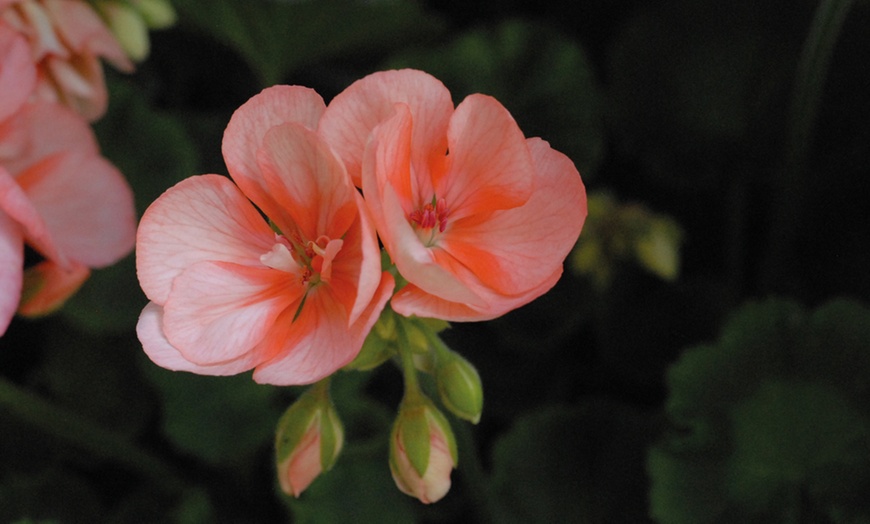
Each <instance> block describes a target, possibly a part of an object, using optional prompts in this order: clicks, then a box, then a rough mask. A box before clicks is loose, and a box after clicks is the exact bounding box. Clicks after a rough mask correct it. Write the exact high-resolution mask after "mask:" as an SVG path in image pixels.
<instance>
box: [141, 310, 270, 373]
mask: <svg viewBox="0 0 870 524" xmlns="http://www.w3.org/2000/svg"><path fill="white" fill-rule="evenodd" d="M136 334H137V336H138V337H139V341H140V342H142V348H143V349H144V350H145V354H146V355H148V358H150V359H151V361H152V362H154V363H155V364H157V365H158V366H160V367H162V368H166V369H170V370H172V371H189V372H191V373H196V374H198V375H235V374H238V373H242V372H244V371H248V370H249V369H252V368H253V367H254V366H255V365H256V358H257V355H256V354H253V353H246V354H244V355H242V356H240V357H239V358H237V359H235V360H230V361H227V362H222V363H220V364H214V365H211V366H201V365H198V364H194V363H193V362H191V361H189V360H187V359H186V358H184V356H183V355H182V354H181V352H180V351H178V350H177V349H176V348H175V347H174V346H173V345H172V344H170V343H169V341H168V340H167V339H166V336H165V335H164V334H163V308H162V307H161V306H159V305H157V304H155V303H154V302H149V303H148V305H147V306H145V308H144V309H143V310H142V314H141V315H139V322H138V323H137V324H136Z"/></svg>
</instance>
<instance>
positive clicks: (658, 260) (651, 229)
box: [634, 217, 683, 280]
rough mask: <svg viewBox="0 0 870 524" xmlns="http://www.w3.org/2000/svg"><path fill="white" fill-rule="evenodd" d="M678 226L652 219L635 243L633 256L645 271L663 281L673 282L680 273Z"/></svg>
mask: <svg viewBox="0 0 870 524" xmlns="http://www.w3.org/2000/svg"><path fill="white" fill-rule="evenodd" d="M682 236H683V235H682V231H681V230H680V226H678V225H677V224H676V222H674V221H673V220H670V219H668V218H665V217H653V218H651V219H650V221H649V225H648V228H647V230H646V231H645V233H644V234H643V235H641V236H640V238H639V239H638V240H637V242H636V243H635V246H634V248H635V256H636V257H637V260H638V261H639V262H640V264H641V265H642V266H643V267H645V268H646V269H647V270H649V271H651V272H652V273H654V274H656V275H658V276H659V277H661V278H663V279H664V280H675V279H676V278H677V276H678V275H679V273H680V243H681V242H682Z"/></svg>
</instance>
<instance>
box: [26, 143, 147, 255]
mask: <svg viewBox="0 0 870 524" xmlns="http://www.w3.org/2000/svg"><path fill="white" fill-rule="evenodd" d="M58 157H59V161H58V162H55V163H53V164H52V165H50V167H46V168H45V169H42V170H34V169H31V170H28V171H27V172H26V173H25V174H22V175H21V176H19V177H18V183H19V184H20V185H21V187H22V188H23V189H24V191H25V192H26V193H27V196H28V197H29V199H30V201H31V202H32V203H33V206H34V207H35V208H36V210H37V211H38V213H39V215H40V216H41V217H42V218H43V220H44V221H45V225H46V227H47V228H48V230H49V232H50V234H51V236H52V238H53V239H54V241H55V244H56V245H57V246H58V248H59V249H60V250H61V251H62V252H63V254H64V255H65V256H66V257H68V258H70V259H72V260H75V261H77V262H80V263H82V264H84V265H86V266H89V267H94V268H96V267H103V266H107V265H109V264H113V263H115V262H117V261H118V260H119V259H120V258H121V257H123V256H124V255H126V254H127V253H129V252H130V250H131V249H132V248H133V244H134V243H135V238H136V217H135V209H134V206H133V193H132V191H131V190H130V186H128V185H127V182H126V181H125V180H124V177H123V176H122V175H121V173H120V172H118V170H117V169H115V167H114V166H113V165H112V164H110V163H109V162H107V161H106V160H104V159H103V158H102V157H99V156H96V155H84V154H74V153H70V154H65V155H58Z"/></svg>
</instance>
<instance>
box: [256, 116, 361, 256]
mask: <svg viewBox="0 0 870 524" xmlns="http://www.w3.org/2000/svg"><path fill="white" fill-rule="evenodd" d="M257 161H258V164H259V166H260V169H261V172H262V173H263V176H264V179H265V181H266V187H267V188H268V190H269V193H270V195H271V197H272V200H274V201H275V202H278V203H280V205H281V211H282V212H281V214H280V215H269V218H271V219H272V220H273V221H274V222H275V223H276V224H277V225H278V227H279V228H281V230H282V231H285V232H286V231H287V230H288V229H289V226H290V225H291V224H293V223H295V225H296V226H298V227H299V229H300V231H301V233H302V235H303V237H304V238H306V239H308V240H316V239H317V238H318V237H320V236H321V235H326V236H327V237H329V238H331V239H337V238H340V237H341V236H342V235H343V234H344V233H345V232H346V231H347V229H348V228H349V227H350V225H351V223H352V222H353V221H354V219H355V218H356V215H357V207H356V201H355V200H354V194H355V193H356V192H357V191H356V189H355V188H354V187H353V185H352V184H351V181H350V178H349V177H348V176H347V173H346V172H345V170H344V166H342V165H341V163H340V162H339V161H338V159H337V158H335V156H334V155H333V154H332V151H331V150H330V148H329V146H328V145H327V144H326V143H325V142H323V141H322V140H321V139H320V137H318V136H317V135H316V134H315V133H314V132H313V131H311V130H309V129H306V128H305V127H303V126H301V125H299V124H295V123H288V124H281V125H277V126H274V127H272V128H271V129H269V131H267V132H266V134H265V135H264V136H263V140H262V145H261V146H260V149H259V150H258V151H257ZM288 215H289V219H290V220H289V221H288V220H287V218H284V217H287V216H288Z"/></svg>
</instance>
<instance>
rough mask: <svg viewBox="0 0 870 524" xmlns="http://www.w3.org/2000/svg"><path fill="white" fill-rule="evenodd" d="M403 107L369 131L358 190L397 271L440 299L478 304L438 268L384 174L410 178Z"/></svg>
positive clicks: (455, 279) (450, 274)
mask: <svg viewBox="0 0 870 524" xmlns="http://www.w3.org/2000/svg"><path fill="white" fill-rule="evenodd" d="M408 118H409V115H408V114H407V112H404V111H397V112H396V114H395V115H394V116H393V117H392V118H390V119H389V120H387V121H386V122H384V123H383V124H382V125H380V126H378V128H377V129H376V130H375V131H374V132H373V133H372V139H371V141H370V142H369V146H368V148H367V149H366V159H365V162H364V164H363V192H364V193H365V195H366V202H367V204H368V206H369V210H370V211H371V213H372V217H373V218H374V220H375V224H376V226H377V228H378V232H379V233H380V235H381V240H382V241H383V243H384V246H385V248H386V250H387V252H388V253H389V254H390V257H391V258H392V259H393V262H394V263H395V264H396V267H397V268H398V270H399V273H400V274H401V275H402V276H403V277H404V278H405V279H406V280H408V281H409V282H411V283H413V284H415V285H417V286H419V287H420V288H422V289H424V290H426V291H427V292H430V293H433V294H435V295H437V296H440V297H442V298H444V299H446V300H450V301H454V302H465V303H468V304H472V305H477V306H481V307H482V306H484V305H485V303H484V302H483V301H482V300H481V299H480V297H478V296H477V295H475V294H474V293H473V292H472V291H470V290H469V289H468V287H467V286H466V285H465V284H464V283H463V282H462V281H460V280H459V279H457V278H456V276H455V275H453V274H452V273H450V272H449V271H447V270H446V269H445V268H443V267H441V266H440V265H439V264H438V263H437V261H436V259H435V255H434V254H433V253H432V251H431V250H430V249H429V248H427V247H426V246H424V245H423V243H422V242H421V241H420V239H419V237H417V234H416V232H415V231H414V229H413V228H412V227H411V225H410V223H409V222H408V215H407V213H408V212H407V210H406V209H405V208H404V207H403V205H402V201H401V198H400V197H399V195H398V194H397V192H396V190H395V188H394V186H393V185H392V184H391V183H390V179H389V178H388V177H406V176H408V177H410V166H409V165H408V161H409V155H408V154H407V150H408V148H409V147H410V142H409V141H408V140H407V138H408V127H407V125H406V124H407V120H408Z"/></svg>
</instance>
